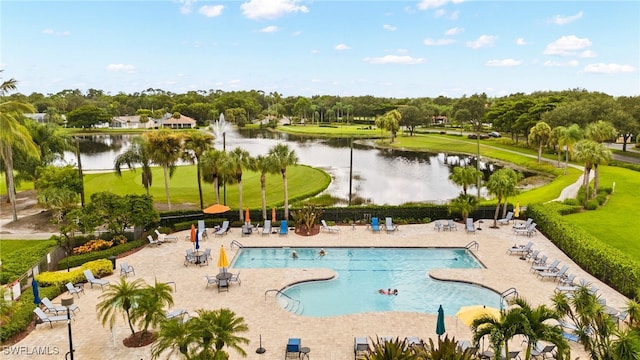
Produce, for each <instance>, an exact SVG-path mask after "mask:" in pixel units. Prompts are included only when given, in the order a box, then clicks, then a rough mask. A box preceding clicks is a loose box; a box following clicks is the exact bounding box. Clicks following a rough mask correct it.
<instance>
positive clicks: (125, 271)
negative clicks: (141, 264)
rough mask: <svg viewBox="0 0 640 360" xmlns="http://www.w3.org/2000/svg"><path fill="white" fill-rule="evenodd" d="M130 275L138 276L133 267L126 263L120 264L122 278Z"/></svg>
mask: <svg viewBox="0 0 640 360" xmlns="http://www.w3.org/2000/svg"><path fill="white" fill-rule="evenodd" d="M129 274H133V276H136V271H135V270H134V269H133V266H131V265H129V264H127V263H126V262H121V263H120V276H125V277H126V276H128V275H129Z"/></svg>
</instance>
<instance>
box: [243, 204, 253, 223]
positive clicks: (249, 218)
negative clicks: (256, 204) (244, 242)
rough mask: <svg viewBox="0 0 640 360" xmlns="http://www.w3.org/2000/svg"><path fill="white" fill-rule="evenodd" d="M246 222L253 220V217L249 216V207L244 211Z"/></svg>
mask: <svg viewBox="0 0 640 360" xmlns="http://www.w3.org/2000/svg"><path fill="white" fill-rule="evenodd" d="M244 222H248V223H250V222H251V217H249V208H247V211H245V212H244Z"/></svg>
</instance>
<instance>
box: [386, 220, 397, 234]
mask: <svg viewBox="0 0 640 360" xmlns="http://www.w3.org/2000/svg"><path fill="white" fill-rule="evenodd" d="M384 230H385V231H386V232H387V233H390V232H394V231H397V230H398V225H395V224H394V223H393V218H391V217H389V216H387V217H386V218H385V223H384Z"/></svg>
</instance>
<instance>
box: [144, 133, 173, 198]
mask: <svg viewBox="0 0 640 360" xmlns="http://www.w3.org/2000/svg"><path fill="white" fill-rule="evenodd" d="M143 136H144V137H145V138H146V140H147V142H148V143H149V158H150V159H151V161H152V162H153V163H155V164H157V165H160V166H162V170H163V172H164V189H165V193H166V196H167V205H168V206H169V209H171V197H170V196H169V177H171V176H173V173H174V172H175V169H176V163H177V162H178V160H179V159H180V157H181V149H182V136H181V135H180V134H178V133H175V132H173V131H169V130H165V129H161V130H157V131H153V132H148V133H145V134H144V135H143Z"/></svg>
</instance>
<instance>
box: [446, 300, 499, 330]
mask: <svg viewBox="0 0 640 360" xmlns="http://www.w3.org/2000/svg"><path fill="white" fill-rule="evenodd" d="M485 315H487V316H493V317H494V318H496V320H497V319H499V318H500V310H498V309H496V308H492V307H486V306H485V305H471V306H463V307H461V308H460V310H458V312H457V313H456V317H457V318H458V319H460V321H462V323H463V324H465V325H467V326H471V324H472V323H473V320H475V319H477V318H479V317H482V316H485Z"/></svg>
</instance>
